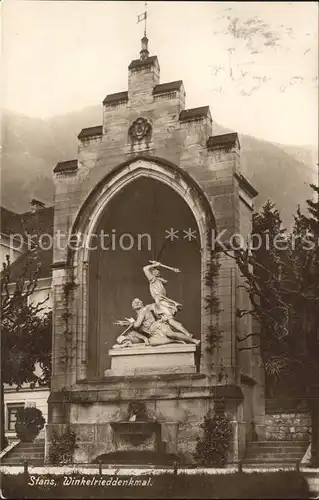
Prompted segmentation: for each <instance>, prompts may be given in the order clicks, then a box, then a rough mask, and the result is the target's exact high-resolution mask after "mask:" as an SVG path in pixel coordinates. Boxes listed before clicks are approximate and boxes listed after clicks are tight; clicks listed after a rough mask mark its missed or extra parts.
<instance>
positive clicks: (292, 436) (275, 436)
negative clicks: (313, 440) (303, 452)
mask: <svg viewBox="0 0 319 500" xmlns="http://www.w3.org/2000/svg"><path fill="white" fill-rule="evenodd" d="M265 425H266V440H267V441H292V440H296V441H308V440H309V439H310V435H311V418H310V414H309V413H308V412H300V413H297V412H290V413H286V412H285V413H277V412H276V413H270V414H267V415H266V417H265Z"/></svg>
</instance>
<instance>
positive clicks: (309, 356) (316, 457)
mask: <svg viewBox="0 0 319 500" xmlns="http://www.w3.org/2000/svg"><path fill="white" fill-rule="evenodd" d="M312 188H313V190H314V192H315V193H317V194H318V196H319V189H318V187H316V186H314V185H312ZM307 203H308V212H309V213H308V215H304V214H302V213H301V212H300V209H298V210H297V214H296V216H295V222H294V228H293V230H292V232H291V234H287V233H285V232H284V231H283V230H282V227H281V220H280V216H279V213H278V211H277V210H276V208H275V207H274V205H272V204H271V203H269V202H268V203H267V204H266V205H265V206H264V207H263V210H262V212H261V213H260V214H257V215H255V216H254V218H253V234H254V235H259V237H260V240H261V242H262V244H261V247H260V248H258V249H255V250H254V248H246V249H244V248H240V249H237V250H234V252H233V253H231V252H230V251H228V250H225V249H223V251H224V252H225V253H226V254H227V255H228V256H230V257H232V258H234V259H235V261H236V263H237V265H238V266H239V269H240V271H241V274H242V275H243V277H244V278H245V288H246V290H247V292H248V295H249V298H250V303H251V309H250V310H239V311H237V314H238V316H239V317H243V316H244V315H246V314H251V315H252V316H253V317H254V318H256V319H257V320H258V322H259V325H260V331H259V332H253V333H252V334H250V335H252V336H254V337H256V338H257V339H258V340H257V342H255V343H254V346H253V347H258V348H260V350H261V356H262V359H263V363H264V366H265V371H266V374H267V375H268V380H272V382H273V383H283V384H284V385H285V387H287V388H290V389H291V393H292V394H295V395H299V396H300V395H301V394H306V395H307V402H308V404H309V408H310V410H311V416H312V463H313V465H314V466H318V465H319V443H318V440H319V434H318V428H319V363H318V359H319V335H318V333H319V332H318V326H319V250H318V241H319V201H313V200H308V201H307ZM279 241H280V243H279V244H278V242H279ZM266 243H267V244H266ZM250 335H248V336H250ZM248 336H245V337H244V338H238V340H239V342H243V341H244V340H246V338H247V337H248ZM247 348H250V347H243V348H242V349H247Z"/></svg>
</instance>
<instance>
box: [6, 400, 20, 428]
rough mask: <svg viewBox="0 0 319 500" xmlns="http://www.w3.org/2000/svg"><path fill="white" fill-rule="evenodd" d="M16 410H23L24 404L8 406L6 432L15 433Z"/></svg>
mask: <svg viewBox="0 0 319 500" xmlns="http://www.w3.org/2000/svg"><path fill="white" fill-rule="evenodd" d="M18 408H24V403H16V404H8V431H15V424H16V421H17V411H18Z"/></svg>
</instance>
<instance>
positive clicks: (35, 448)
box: [12, 446, 44, 452]
mask: <svg viewBox="0 0 319 500" xmlns="http://www.w3.org/2000/svg"><path fill="white" fill-rule="evenodd" d="M15 450H19V451H21V452H25V451H42V450H44V446H16V447H15V448H13V449H12V451H15Z"/></svg>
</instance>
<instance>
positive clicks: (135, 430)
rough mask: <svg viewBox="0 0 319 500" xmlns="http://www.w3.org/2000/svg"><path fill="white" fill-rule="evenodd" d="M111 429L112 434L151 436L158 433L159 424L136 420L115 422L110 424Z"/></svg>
mask: <svg viewBox="0 0 319 500" xmlns="http://www.w3.org/2000/svg"><path fill="white" fill-rule="evenodd" d="M110 424H111V427H112V429H113V430H114V432H116V433H118V434H125V435H132V434H133V435H136V434H139V435H142V436H151V435H152V434H153V433H156V434H157V433H158V432H159V431H160V428H161V425H160V423H159V422H151V421H147V420H146V421H142V420H137V421H135V422H129V421H117V422H111V423H110Z"/></svg>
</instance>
